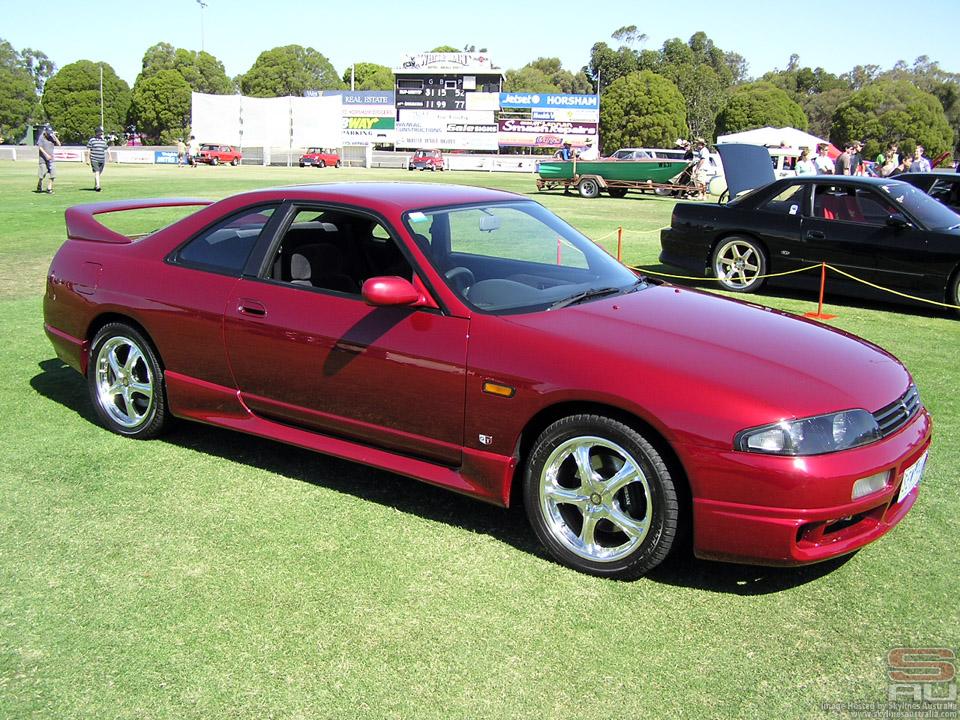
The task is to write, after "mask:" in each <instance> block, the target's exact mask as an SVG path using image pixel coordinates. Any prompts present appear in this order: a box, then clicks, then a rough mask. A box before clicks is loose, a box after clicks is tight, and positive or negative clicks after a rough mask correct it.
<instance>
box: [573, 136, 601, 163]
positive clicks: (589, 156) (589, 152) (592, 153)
mask: <svg viewBox="0 0 960 720" xmlns="http://www.w3.org/2000/svg"><path fill="white" fill-rule="evenodd" d="M578 157H579V158H580V159H581V160H598V159H600V154H599V153H598V152H597V149H596V148H595V147H594V146H593V138H587V145H586V147H584V148H583V150H581V151H580V155H579V156H578Z"/></svg>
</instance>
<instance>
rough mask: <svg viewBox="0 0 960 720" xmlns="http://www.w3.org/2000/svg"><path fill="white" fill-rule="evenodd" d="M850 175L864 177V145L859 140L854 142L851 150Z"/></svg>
mask: <svg viewBox="0 0 960 720" xmlns="http://www.w3.org/2000/svg"><path fill="white" fill-rule="evenodd" d="M850 174H851V175H863V143H862V142H860V141H859V140H854V141H853V148H851V153H850Z"/></svg>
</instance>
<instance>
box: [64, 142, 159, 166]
mask: <svg viewBox="0 0 960 720" xmlns="http://www.w3.org/2000/svg"><path fill="white" fill-rule="evenodd" d="M85 151H86V148H82V147H63V146H62V147H55V148H54V149H53V159H54V160H57V161H59V162H83V154H84V152H85ZM151 162H153V161H152V160H151Z"/></svg>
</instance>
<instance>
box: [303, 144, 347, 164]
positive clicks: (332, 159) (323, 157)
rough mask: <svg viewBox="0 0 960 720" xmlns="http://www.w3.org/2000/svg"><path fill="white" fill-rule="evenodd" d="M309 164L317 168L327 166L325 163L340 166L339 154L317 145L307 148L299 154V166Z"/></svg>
mask: <svg viewBox="0 0 960 720" xmlns="http://www.w3.org/2000/svg"><path fill="white" fill-rule="evenodd" d="M311 165H312V166H313V167H319V168H322V167H327V165H332V166H333V167H340V156H339V155H338V154H337V153H335V152H334V151H333V150H325V149H324V148H318V147H312V148H307V151H306V152H305V153H304V154H303V155H301V156H300V167H310V166H311Z"/></svg>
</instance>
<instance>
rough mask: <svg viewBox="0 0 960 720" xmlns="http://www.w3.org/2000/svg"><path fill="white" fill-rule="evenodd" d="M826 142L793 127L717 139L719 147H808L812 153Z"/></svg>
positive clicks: (765, 129) (724, 136) (766, 128)
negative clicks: (723, 145) (736, 144)
mask: <svg viewBox="0 0 960 720" xmlns="http://www.w3.org/2000/svg"><path fill="white" fill-rule="evenodd" d="M825 142H828V141H827V140H823V139H821V138H818V137H817V136H816V135H811V134H810V133H808V132H804V131H803V130H797V129H796V128H792V127H782V128H775V127H762V128H757V129H756V130H744V131H743V132H738V133H731V134H729V135H721V136H719V137H718V138H717V144H718V145H720V144H722V143H742V144H744V145H763V146H764V147H781V146H786V147H792V148H802V147H807V148H810V150H811V151H813V150H816V147H817V145H818V144H820V143H825ZM828 144H829V143H828Z"/></svg>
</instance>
